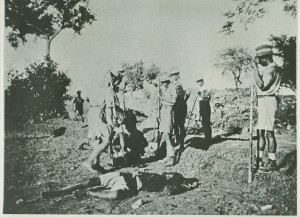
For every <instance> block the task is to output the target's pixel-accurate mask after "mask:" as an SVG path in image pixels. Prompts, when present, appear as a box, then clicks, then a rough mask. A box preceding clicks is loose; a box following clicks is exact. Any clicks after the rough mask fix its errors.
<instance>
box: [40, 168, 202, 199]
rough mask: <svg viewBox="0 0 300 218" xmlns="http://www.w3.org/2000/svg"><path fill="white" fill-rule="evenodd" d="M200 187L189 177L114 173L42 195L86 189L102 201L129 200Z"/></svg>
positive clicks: (57, 194) (47, 195) (46, 196)
mask: <svg viewBox="0 0 300 218" xmlns="http://www.w3.org/2000/svg"><path fill="white" fill-rule="evenodd" d="M197 186H198V180H197V179H196V178H185V177H183V176H182V175H181V174H179V173H172V172H170V173H163V174H162V175H160V174H156V173H147V172H138V173H121V172H112V173H107V174H104V175H99V176H96V177H92V178H90V179H87V180H84V181H81V182H79V183H76V184H74V185H70V186H67V187H64V188H62V189H59V190H54V191H44V192H41V196H42V197H43V198H51V197H56V196H62V195H68V194H72V193H73V192H74V191H76V190H80V189H86V190H87V193H88V194H89V195H91V196H94V197H97V198H101V199H110V200H114V199H125V198H129V197H132V196H134V195H137V194H138V192H139V191H149V192H165V194H166V195H175V194H180V193H182V192H185V191H188V190H191V189H194V188H196V187H197Z"/></svg>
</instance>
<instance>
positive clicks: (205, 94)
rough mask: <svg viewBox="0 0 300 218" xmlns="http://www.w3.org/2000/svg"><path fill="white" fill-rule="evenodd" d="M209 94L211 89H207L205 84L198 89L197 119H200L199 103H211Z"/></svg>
mask: <svg viewBox="0 0 300 218" xmlns="http://www.w3.org/2000/svg"><path fill="white" fill-rule="evenodd" d="M211 94H212V89H211V88H209V87H208V86H207V85H206V84H205V83H204V84H203V85H202V86H201V87H198V98H197V104H196V110H197V112H198V116H197V119H198V120H199V119H200V117H201V116H200V109H201V108H200V101H208V102H209V103H210V101H211Z"/></svg>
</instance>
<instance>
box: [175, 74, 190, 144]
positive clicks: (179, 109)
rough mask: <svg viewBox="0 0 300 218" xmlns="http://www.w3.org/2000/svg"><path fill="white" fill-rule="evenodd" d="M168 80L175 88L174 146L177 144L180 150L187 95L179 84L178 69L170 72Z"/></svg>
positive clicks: (182, 140)
mask: <svg viewBox="0 0 300 218" xmlns="http://www.w3.org/2000/svg"><path fill="white" fill-rule="evenodd" d="M171 72H172V73H171V74H170V80H171V82H172V83H173V84H174V86H175V87H176V96H177V97H176V102H175V105H174V133H175V139H176V144H179V148H180V149H182V148H183V145H184V138H185V135H186V132H185V127H184V124H185V118H186V115H187V104H186V101H187V100H188V98H189V95H188V94H186V92H185V90H184V89H183V86H182V84H181V82H180V71H179V69H178V68H173V69H172V70H171Z"/></svg>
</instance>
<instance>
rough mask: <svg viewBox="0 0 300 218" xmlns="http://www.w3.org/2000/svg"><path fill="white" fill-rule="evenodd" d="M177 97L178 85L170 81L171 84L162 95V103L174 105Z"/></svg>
mask: <svg viewBox="0 0 300 218" xmlns="http://www.w3.org/2000/svg"><path fill="white" fill-rule="evenodd" d="M176 98H177V91H176V86H175V84H174V83H170V85H169V86H168V87H167V89H166V90H165V92H164V94H163V96H162V104H163V105H167V106H174V104H175V102H176Z"/></svg>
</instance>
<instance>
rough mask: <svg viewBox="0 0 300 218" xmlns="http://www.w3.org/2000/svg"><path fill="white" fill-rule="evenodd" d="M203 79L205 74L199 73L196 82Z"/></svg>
mask: <svg viewBox="0 0 300 218" xmlns="http://www.w3.org/2000/svg"><path fill="white" fill-rule="evenodd" d="M201 80H202V81H203V80H204V78H203V76H202V75H201V74H200V75H198V76H197V77H196V82H200V81H201Z"/></svg>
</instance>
